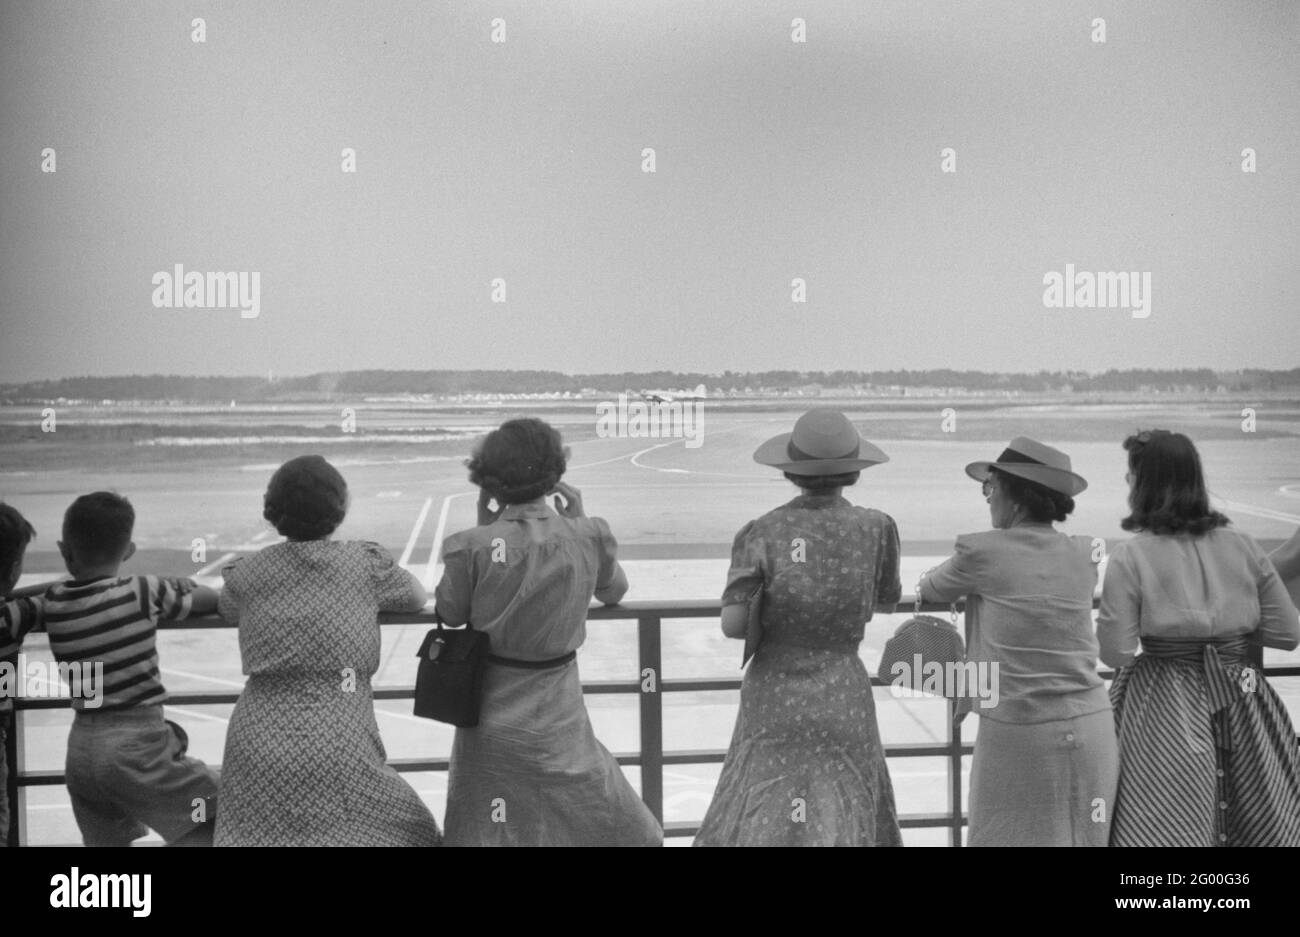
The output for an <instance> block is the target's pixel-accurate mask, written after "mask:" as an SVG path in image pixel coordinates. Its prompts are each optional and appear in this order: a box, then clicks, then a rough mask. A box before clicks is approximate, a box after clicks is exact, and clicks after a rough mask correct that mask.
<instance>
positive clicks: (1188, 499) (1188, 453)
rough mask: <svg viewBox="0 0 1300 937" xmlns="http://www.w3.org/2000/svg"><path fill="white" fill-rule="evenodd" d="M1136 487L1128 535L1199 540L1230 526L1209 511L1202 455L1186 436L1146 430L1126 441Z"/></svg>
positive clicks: (1221, 516) (1127, 521)
mask: <svg viewBox="0 0 1300 937" xmlns="http://www.w3.org/2000/svg"><path fill="white" fill-rule="evenodd" d="M1124 448H1125V449H1126V450H1128V470H1129V472H1130V473H1132V475H1133V485H1132V488H1131V490H1130V491H1129V495H1128V506H1129V511H1131V512H1132V513H1130V514H1129V516H1128V517H1126V518H1124V519H1123V520H1122V521H1120V522H1119V524H1120V526H1121V527H1123V528H1124V529H1125V530H1134V531H1136V530H1148V531H1150V532H1151V533H1153V534H1180V533H1188V534H1191V535H1192V536H1200V535H1201V534H1204V533H1208V532H1209V531H1211V530H1214V529H1215V528H1216V527H1226V526H1227V525H1228V524H1230V523H1232V522H1231V521H1230V520H1228V517H1227V515H1225V514H1220V513H1219V512H1218V511H1216V510H1214V509H1213V508H1211V507H1210V492H1209V489H1208V488H1206V486H1205V473H1204V471H1202V469H1201V456H1200V454H1199V453H1198V452H1197V451H1196V447H1195V446H1194V445H1192V441H1191V440H1190V439H1188V438H1187V437H1186V436H1184V435H1183V434H1182V433H1171V432H1170V431H1169V430H1166V429H1154V430H1144V431H1143V432H1140V433H1135V434H1133V435H1132V436H1130V437H1128V438H1127V439H1125V440H1124Z"/></svg>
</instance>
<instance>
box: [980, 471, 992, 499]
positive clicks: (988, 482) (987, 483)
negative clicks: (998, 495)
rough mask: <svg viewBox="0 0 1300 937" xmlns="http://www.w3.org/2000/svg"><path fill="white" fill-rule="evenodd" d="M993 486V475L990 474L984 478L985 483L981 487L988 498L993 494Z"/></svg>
mask: <svg viewBox="0 0 1300 937" xmlns="http://www.w3.org/2000/svg"><path fill="white" fill-rule="evenodd" d="M993 487H994V482H993V476H992V475H990V476H988V477H987V478H985V479H984V484H983V485H982V486H981V487H980V490H981V491H983V492H984V497H986V498H987V497H988V496H989V495H991V494H993Z"/></svg>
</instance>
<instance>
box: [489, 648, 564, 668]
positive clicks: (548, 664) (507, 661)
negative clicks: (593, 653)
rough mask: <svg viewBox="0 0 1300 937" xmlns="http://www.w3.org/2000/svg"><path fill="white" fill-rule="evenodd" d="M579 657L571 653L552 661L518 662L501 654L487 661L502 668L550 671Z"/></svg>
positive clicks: (490, 655)
mask: <svg viewBox="0 0 1300 937" xmlns="http://www.w3.org/2000/svg"><path fill="white" fill-rule="evenodd" d="M577 656H578V652H577V651H570V652H569V653H567V654H564V655H561V656H560V657H552V658H551V659H550V660H518V659H516V658H513V657H502V656H501V655H500V654H488V656H487V659H488V660H490V661H491V662H492V663H494V664H500V665H501V666H502V667H520V668H522V669H524V670H550V669H551V668H552V667H562V666H564V665H565V664H567V663H568V662H569V661H571V660H573V659H574V658H575V657H577Z"/></svg>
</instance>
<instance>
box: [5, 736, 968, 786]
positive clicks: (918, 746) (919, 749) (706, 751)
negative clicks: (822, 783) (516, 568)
mask: <svg viewBox="0 0 1300 937" xmlns="http://www.w3.org/2000/svg"><path fill="white" fill-rule="evenodd" d="M884 750H885V757H886V758H939V757H948V756H950V755H952V746H951V745H946V744H944V743H942V742H934V743H927V742H905V743H901V744H898V745H886V746H884ZM974 751H975V748H974V745H973V744H972V743H966V744H964V745H962V746H961V753H962V754H963V755H971V754H974ZM726 756H727V750H726V749H725V748H697V749H678V750H675V751H671V752H664V764H666V765H697V764H698V765H705V764H722V762H723V761H724V760H725V759H726ZM614 759H615V760H616V761H617V762H618V763H619V764H620V765H625V766H628V767H636V766H638V765H640V764H641V754H640V752H617V753H614ZM388 764H389V765H390V766H391V767H392V768H394V769H395V770H396V771H399V772H403V773H405V772H408V771H447V770H450V768H451V759H450V758H394V759H391V760H390V761H389V762H388ZM211 767H213V768H214V769H216V770H218V771H219V770H221V766H220V765H212V766H211ZM63 780H64V776H63V773H62V772H59V771H32V772H24V773H22V774H20V775H19V776H18V786H19V787H48V786H51V785H58V784H62V783H63Z"/></svg>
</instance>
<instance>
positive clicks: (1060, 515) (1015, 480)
mask: <svg viewBox="0 0 1300 937" xmlns="http://www.w3.org/2000/svg"><path fill="white" fill-rule="evenodd" d="M989 475H990V476H991V477H996V478H997V479H998V480H999V481H1001V483H1002V490H1003V491H1005V492H1006V493H1007V497H1008V498H1010V499H1011V502H1012V503H1013V504H1018V505H1020V507H1022V508H1024V509H1025V513H1026V514H1028V515H1029V519H1030V520H1032V521H1034V522H1035V523H1039V524H1049V523H1051V522H1052V521H1063V520H1065V519H1066V518H1067V517H1069V516H1070V515H1071V514H1073V513H1074V499H1073V498H1071V497H1070V496H1069V495H1067V494H1062V493H1061V492H1059V491H1053V490H1052V489H1051V488H1048V487H1047V486H1046V485H1040V484H1038V482H1031V481H1030V480H1029V479H1027V478H1021V477H1020V476H1019V475H1012V474H1011V473H1010V472H1003V471H1000V470H999V469H997V468H995V467H990V468H989Z"/></svg>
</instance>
